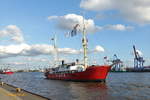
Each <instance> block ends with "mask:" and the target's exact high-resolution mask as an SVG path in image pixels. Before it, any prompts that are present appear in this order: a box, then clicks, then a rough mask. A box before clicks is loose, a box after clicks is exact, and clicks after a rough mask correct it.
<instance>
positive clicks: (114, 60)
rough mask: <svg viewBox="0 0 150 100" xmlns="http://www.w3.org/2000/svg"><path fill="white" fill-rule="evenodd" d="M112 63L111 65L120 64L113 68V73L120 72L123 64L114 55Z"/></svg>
mask: <svg viewBox="0 0 150 100" xmlns="http://www.w3.org/2000/svg"><path fill="white" fill-rule="evenodd" d="M112 62H113V63H116V62H120V63H117V64H115V65H114V66H113V68H112V70H113V71H122V67H123V62H122V61H121V60H120V59H119V58H118V57H117V55H116V54H114V56H113V60H112Z"/></svg>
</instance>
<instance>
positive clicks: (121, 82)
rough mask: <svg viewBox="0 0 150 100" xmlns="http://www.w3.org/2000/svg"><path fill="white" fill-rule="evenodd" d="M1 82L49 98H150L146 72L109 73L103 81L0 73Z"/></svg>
mask: <svg viewBox="0 0 150 100" xmlns="http://www.w3.org/2000/svg"><path fill="white" fill-rule="evenodd" d="M0 77H1V78H2V81H4V82H6V83H8V84H11V85H14V86H17V87H20V88H23V89H25V90H28V91H30V92H33V93H37V94H40V95H42V96H45V97H48V98H50V99H52V100H150V73H148V72H147V73H131V72H130V73H129V72H122V73H109V75H108V78H107V80H106V83H99V82H96V83H92V82H83V83H82V82H68V81H58V80H47V79H45V77H44V74H43V73H40V72H22V73H15V74H13V75H0Z"/></svg>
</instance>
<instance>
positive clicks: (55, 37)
mask: <svg viewBox="0 0 150 100" xmlns="http://www.w3.org/2000/svg"><path fill="white" fill-rule="evenodd" d="M52 40H53V41H54V44H53V46H54V66H55V67H56V65H57V60H58V54H57V46H56V43H57V36H56V33H55V35H54V38H52Z"/></svg>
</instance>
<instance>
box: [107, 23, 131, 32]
mask: <svg viewBox="0 0 150 100" xmlns="http://www.w3.org/2000/svg"><path fill="white" fill-rule="evenodd" d="M104 28H105V29H110V30H119V31H125V30H130V29H133V27H132V26H125V25H122V24H116V25H106V26H105V27H104Z"/></svg>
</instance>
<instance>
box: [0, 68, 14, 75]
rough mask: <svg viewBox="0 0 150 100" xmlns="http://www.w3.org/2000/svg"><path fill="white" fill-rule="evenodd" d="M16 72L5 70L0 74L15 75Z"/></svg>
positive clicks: (0, 71)
mask: <svg viewBox="0 0 150 100" xmlns="http://www.w3.org/2000/svg"><path fill="white" fill-rule="evenodd" d="M13 73H14V72H13V71H11V70H10V69H3V70H0V74H7V75H11V74H13Z"/></svg>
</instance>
